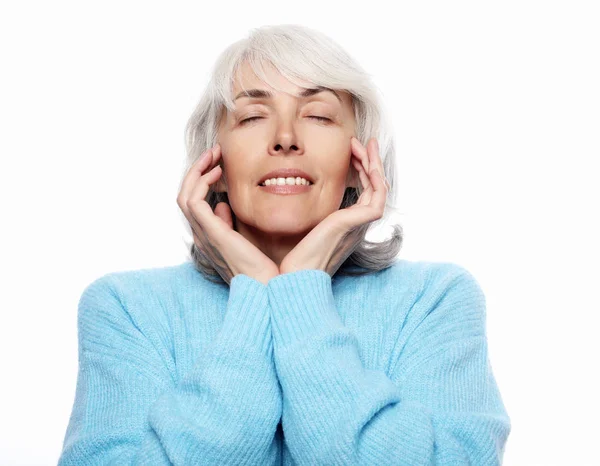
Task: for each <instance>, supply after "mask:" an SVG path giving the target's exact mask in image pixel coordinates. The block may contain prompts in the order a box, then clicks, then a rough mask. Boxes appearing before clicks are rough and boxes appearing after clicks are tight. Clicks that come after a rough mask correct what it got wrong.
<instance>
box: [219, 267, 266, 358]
mask: <svg viewBox="0 0 600 466" xmlns="http://www.w3.org/2000/svg"><path fill="white" fill-rule="evenodd" d="M268 307H269V299H268V295H267V287H266V285H264V284H263V283H261V282H259V281H258V280H255V279H254V278H252V277H249V276H248V275H244V274H238V275H236V276H235V277H233V278H232V280H231V282H230V285H229V300H228V302H227V311H226V313H225V318H224V320H223V325H222V327H221V330H220V332H219V335H218V337H217V338H219V339H220V341H222V342H224V343H227V344H230V345H238V346H240V345H242V346H249V347H253V348H256V349H258V350H259V351H260V352H262V353H264V354H266V355H270V354H272V350H273V341H272V337H271V332H270V325H271V323H270V316H269V308H268Z"/></svg>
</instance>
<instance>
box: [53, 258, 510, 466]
mask: <svg viewBox="0 0 600 466" xmlns="http://www.w3.org/2000/svg"><path fill="white" fill-rule="evenodd" d="M77 324H78V336H79V372H78V378H77V387H76V394H75V400H74V404H73V411H72V414H71V417H70V420H69V424H68V427H67V430H66V435H65V438H64V444H63V450H62V453H61V456H60V459H59V465H77V466H81V465H92V464H94V465H95V464H115V465H128V464H146V465H153V466H155V465H168V464H175V465H200V464H201V465H221V466H222V465H236V466H240V465H279V464H283V465H292V464H298V465H311V466H313V465H377V466H383V465H385V466H387V465H409V466H415V465H434V464H435V465H476V466H485V465H498V464H501V463H502V459H503V455H504V448H505V444H506V441H507V438H508V435H509V433H510V430H511V423H510V418H509V417H508V414H507V412H506V409H505V407H504V404H503V402H502V398H501V396H500V392H499V390H498V386H497V383H496V381H495V378H494V375H493V373H492V367H491V365H490V361H489V357H488V345H487V337H486V304H485V296H484V293H483V292H482V289H481V287H480V286H479V284H478V282H477V281H476V280H475V278H474V277H473V276H472V275H471V273H470V272H468V271H467V270H466V269H465V268H463V267H461V266H459V265H456V264H452V263H441V262H439V263H436V262H424V261H419V262H416V261H407V260H397V261H396V263H395V264H394V265H393V266H392V267H389V268H388V269H385V270H383V271H380V272H377V273H375V274H371V275H366V276H359V277H352V276H340V275H335V276H334V277H333V279H332V278H331V277H330V276H329V275H328V274H327V273H325V272H323V271H321V270H301V271H298V272H294V273H288V274H283V275H279V276H277V277H275V278H273V279H271V281H270V282H269V283H268V285H264V284H262V283H261V282H259V281H257V280H255V279H253V278H250V277H249V276H246V275H237V276H235V277H234V278H233V280H232V281H231V284H230V286H228V285H227V284H226V283H224V282H223V283H222V284H216V283H212V282H210V281H208V280H207V279H205V278H204V277H203V276H202V274H201V273H199V272H198V271H197V270H196V269H195V268H194V266H193V264H192V263H191V262H185V263H183V264H180V265H175V266H170V267H163V268H155V269H143V270H136V271H126V272H113V273H109V274H107V275H104V276H102V277H100V278H98V279H97V280H95V281H94V282H93V283H91V284H90V285H88V286H87V288H86V289H85V290H84V292H83V294H82V295H81V299H80V301H79V307H78V321H77ZM280 421H281V423H282V426H281V425H279V423H280Z"/></svg>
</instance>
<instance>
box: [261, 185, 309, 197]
mask: <svg viewBox="0 0 600 466" xmlns="http://www.w3.org/2000/svg"><path fill="white" fill-rule="evenodd" d="M313 186H314V185H312V184H310V185H308V184H304V185H301V184H295V185H291V184H283V185H271V186H259V189H261V190H263V191H264V192H266V193H271V194H284V195H288V194H302V193H306V192H308V191H310V190H311V189H312V187H313Z"/></svg>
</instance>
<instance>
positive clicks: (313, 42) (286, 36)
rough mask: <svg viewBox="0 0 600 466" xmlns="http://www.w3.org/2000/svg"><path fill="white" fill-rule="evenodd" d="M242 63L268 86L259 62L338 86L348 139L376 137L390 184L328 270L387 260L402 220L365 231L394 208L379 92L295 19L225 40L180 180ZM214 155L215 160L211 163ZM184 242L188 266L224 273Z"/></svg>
mask: <svg viewBox="0 0 600 466" xmlns="http://www.w3.org/2000/svg"><path fill="white" fill-rule="evenodd" d="M243 63H248V64H249V65H250V67H251V69H252V70H253V71H254V73H255V74H256V76H257V77H259V78H260V79H262V80H263V81H264V82H265V83H267V84H269V85H270V86H271V87H273V88H274V89H278V90H280V88H278V87H277V86H276V85H275V83H272V82H269V80H268V78H267V76H266V74H265V72H264V69H263V64H264V63H267V64H270V65H272V66H273V67H274V68H275V69H276V70H277V71H278V72H279V73H280V74H281V75H282V76H284V77H285V78H287V79H288V80H289V81H290V82H292V83H294V84H296V85H300V84H299V83H298V82H297V81H296V79H297V78H299V79H301V80H304V81H308V82H311V83H314V84H315V85H316V86H324V87H327V88H330V89H337V90H344V91H346V92H348V93H349V94H350V95H351V97H352V108H353V110H354V116H355V120H356V124H357V126H356V138H357V139H358V140H359V141H360V142H361V144H362V145H363V146H366V144H367V142H368V140H369V139H370V138H372V137H376V138H377V141H378V142H379V152H380V155H381V158H382V161H383V167H384V171H385V173H384V176H385V178H386V179H387V180H388V182H389V183H390V189H389V191H388V198H387V200H386V206H385V209H384V214H383V217H382V218H381V219H378V220H377V221H374V222H371V223H367V224H365V225H361V226H360V227H359V228H358V230H359V231H358V233H359V234H360V236H359V237H360V238H362V241H361V242H359V243H358V245H357V246H356V248H355V249H354V251H353V252H352V253H351V254H350V255H349V256H348V258H347V259H346V260H345V262H344V263H343V264H342V265H341V266H340V268H339V269H338V271H337V272H336V275H365V274H370V273H374V272H377V271H380V270H382V269H385V268H387V267H389V266H391V265H392V264H393V262H395V260H396V257H397V255H398V252H399V250H400V248H401V247H402V241H403V230H402V227H401V226H400V225H398V224H395V225H393V226H392V228H393V231H392V235H391V237H390V238H389V239H387V240H385V241H382V242H371V241H368V240H367V239H366V238H365V236H366V234H367V231H368V230H369V228H371V226H374V225H379V224H380V223H381V222H384V221H385V220H387V218H388V217H389V213H390V211H394V212H397V211H398V210H397V209H396V207H395V205H396V196H397V189H396V187H395V180H394V178H395V173H396V170H395V164H396V158H395V149H394V140H393V134H392V131H391V130H390V128H389V126H388V125H387V122H386V120H385V118H384V104H383V99H380V98H379V96H378V94H377V92H378V89H377V87H376V86H375V84H374V83H373V82H372V81H371V77H370V76H369V74H367V73H366V72H365V71H364V70H363V69H362V68H361V67H360V66H359V65H358V64H357V63H356V61H355V60H354V59H352V58H351V57H350V56H349V55H348V54H347V53H346V52H345V51H344V50H343V49H342V48H341V47H340V46H339V45H338V44H337V43H335V42H334V41H333V40H332V39H331V38H329V37H328V36H326V35H324V34H323V33H321V32H319V31H317V30H314V29H310V28H307V27H304V26H300V25H295V24H283V25H276V26H262V27H260V28H255V29H251V31H250V34H249V36H248V37H247V38H245V39H242V40H239V41H237V42H235V43H233V44H232V45H230V46H229V47H228V48H227V49H225V50H224V51H223V52H222V53H221V55H220V56H219V57H218V58H217V61H216V63H215V65H214V68H213V70H212V75H211V79H210V80H209V83H208V85H207V88H206V89H205V91H204V94H203V95H202V97H201V99H200V101H199V103H198V105H197V106H196V108H195V110H194V112H193V113H192V115H191V116H190V118H189V120H188V122H187V124H186V128H185V144H186V150H187V164H186V167H185V170H184V172H183V174H182V178H181V180H182V181H183V178H184V177H185V175H186V174H187V172H188V171H189V169H190V167H191V166H192V164H193V163H194V162H195V161H196V160H197V159H198V157H199V156H200V154H201V153H202V152H203V151H204V150H206V149H208V148H210V147H213V146H214V145H215V144H216V142H217V141H216V138H217V132H218V128H219V122H220V121H221V117H222V116H223V114H224V112H226V111H227V109H228V110H230V111H233V110H234V108H235V104H234V102H233V99H232V91H233V83H234V79H235V76H236V72H237V70H238V69H239V67H240V66H241V65H242V64H243ZM302 87H303V86H302ZM221 162H222V159H221V160H220V161H219V164H221ZM224 173H225V172H224V171H223V178H225V175H224ZM225 182H226V180H225ZM180 186H181V184H180ZM361 192H362V186H361V183H360V182H359V186H358V187H357V188H346V191H345V193H344V197H343V199H342V203H341V205H340V209H344V208H346V207H349V206H351V205H353V204H355V203H356V202H357V200H358V198H359V196H360V194H361ZM206 202H208V204H209V205H210V206H211V208H212V209H213V211H214V208H215V207H216V205H217V204H218V203H219V202H227V203H228V204H229V201H228V197H227V193H226V192H215V191H214V190H212V189H209V191H208V194H207V197H206ZM182 217H183V215H182ZM232 219H233V224H234V227H235V225H236V218H235V213H234V212H233V211H232ZM184 220H185V222H184V224H185V225H186V227H187V228H191V226H190V225H189V223H188V222H187V219H185V218H184ZM190 234H191V230H190ZM184 241H185V240H184ZM185 243H186V246H187V248H188V250H189V251H190V254H191V258H192V260H193V262H194V265H195V267H196V269H197V270H198V271H199V272H201V273H202V274H203V275H204V276H205V277H206V278H207V279H209V280H211V281H213V282H215V283H223V281H224V280H223V279H222V278H221V277H220V275H219V274H218V272H217V271H216V269H215V267H214V266H213V264H212V262H211V260H210V259H209V257H208V255H205V254H204V253H203V252H202V251H201V250H199V249H198V248H197V247H196V245H195V243H194V242H191V243H190V242H188V241H185ZM361 269H362V270H361Z"/></svg>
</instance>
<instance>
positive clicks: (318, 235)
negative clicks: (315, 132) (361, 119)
mask: <svg viewBox="0 0 600 466" xmlns="http://www.w3.org/2000/svg"><path fill="white" fill-rule="evenodd" d="M350 144H351V150H352V157H353V158H352V164H353V166H354V168H355V169H356V171H357V172H358V174H359V177H360V181H361V183H362V186H363V188H364V191H363V192H362V194H361V195H360V197H359V198H358V201H357V202H356V204H354V205H352V206H350V207H347V208H345V209H340V210H336V211H335V212H333V213H331V214H330V215H328V216H327V217H326V218H325V219H324V220H322V221H321V222H320V223H319V224H318V225H317V226H316V227H314V228H313V229H312V230H311V231H310V233H309V234H308V235H306V236H305V237H304V238H303V239H302V240H301V241H300V242H299V243H298V244H297V245H296V246H295V247H294V249H292V250H291V251H290V252H289V253H288V254H287V256H285V257H284V259H283V260H282V261H281V264H280V266H279V273H280V274H284V273H290V272H295V271H298V270H304V269H318V270H323V271H324V272H327V273H328V274H329V275H331V276H333V275H334V274H335V272H336V271H337V270H338V269H339V268H340V267H341V265H342V264H343V263H344V261H345V260H346V259H347V258H348V256H349V255H350V254H352V252H353V251H354V249H355V248H356V246H357V245H358V243H359V242H360V241H361V240H362V238H361V230H362V229H360V228H358V227H360V226H361V225H363V224H366V223H370V222H372V221H374V220H377V219H380V218H381V217H382V216H383V211H384V208H385V202H386V198H387V193H388V189H389V183H388V182H387V181H386V180H384V178H383V163H382V161H381V157H380V156H379V145H378V143H377V139H375V138H371V139H370V140H369V142H368V143H367V147H366V148H365V147H364V146H363V145H362V144H361V143H360V142H359V140H358V139H356V138H355V137H352V139H351V140H350Z"/></svg>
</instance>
